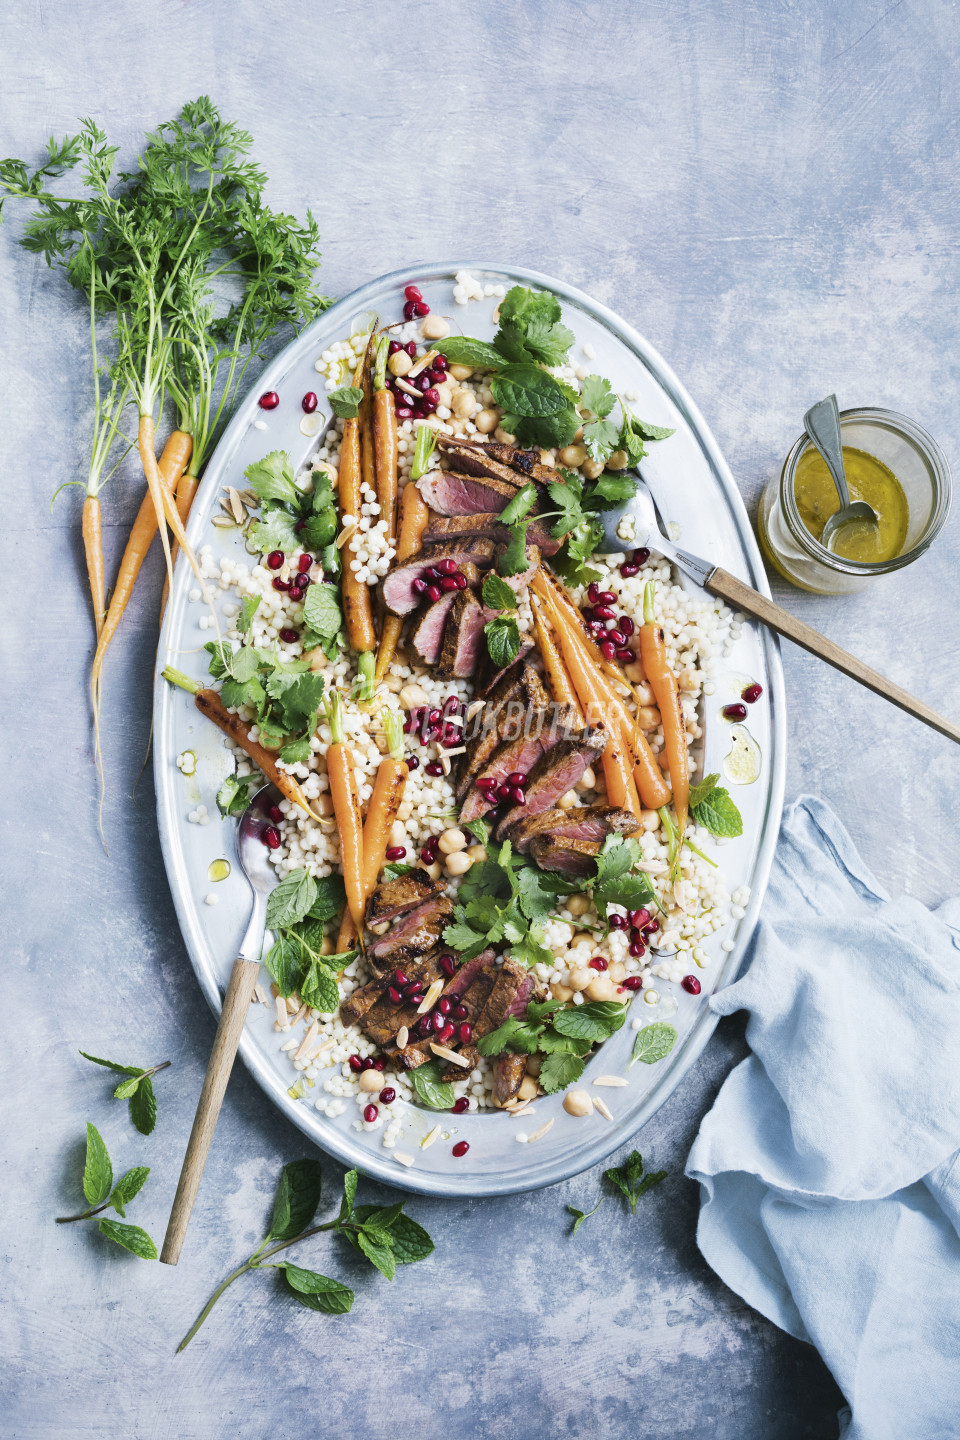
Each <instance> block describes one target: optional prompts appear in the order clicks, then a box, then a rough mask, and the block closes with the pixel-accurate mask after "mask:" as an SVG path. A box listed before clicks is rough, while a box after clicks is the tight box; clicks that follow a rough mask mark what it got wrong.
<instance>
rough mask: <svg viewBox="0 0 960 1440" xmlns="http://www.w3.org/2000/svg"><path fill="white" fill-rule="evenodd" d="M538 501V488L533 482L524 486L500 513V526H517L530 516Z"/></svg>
mask: <svg viewBox="0 0 960 1440" xmlns="http://www.w3.org/2000/svg"><path fill="white" fill-rule="evenodd" d="M536 499H537V488H536V486H535V485H534V484H533V483H532V482H530V483H528V484H526V485H524V486H522V487H521V489H519V490H518V491H517V493H516V495H514V497H513V499H512V500H510V501H508V502H507V504H506V505H505V506H504V507H503V509H502V510H501V511H500V524H501V525H515V524H516V523H517V521H518V520H522V519H523V517H524V516H525V515H528V514H529V512H530V510H531V509H532V508H533V506H534V504H535V502H536Z"/></svg>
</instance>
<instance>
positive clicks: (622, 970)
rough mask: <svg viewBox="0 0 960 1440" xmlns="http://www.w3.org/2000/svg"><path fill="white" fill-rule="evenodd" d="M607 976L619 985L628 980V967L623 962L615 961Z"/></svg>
mask: <svg viewBox="0 0 960 1440" xmlns="http://www.w3.org/2000/svg"><path fill="white" fill-rule="evenodd" d="M607 974H608V975H609V976H610V979H611V980H612V981H613V983H614V984H615V985H619V984H620V983H621V981H623V980H626V978H627V967H626V965H624V963H623V961H622V960H615V961H614V962H613V964H612V965H611V966H610V969H609V970H608V971H607Z"/></svg>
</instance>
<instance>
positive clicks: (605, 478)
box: [590, 470, 637, 510]
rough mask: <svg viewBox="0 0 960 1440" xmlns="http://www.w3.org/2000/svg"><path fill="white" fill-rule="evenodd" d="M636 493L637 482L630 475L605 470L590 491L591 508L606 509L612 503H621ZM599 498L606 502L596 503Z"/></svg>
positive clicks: (630, 498) (612, 504)
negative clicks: (615, 473)
mask: <svg viewBox="0 0 960 1440" xmlns="http://www.w3.org/2000/svg"><path fill="white" fill-rule="evenodd" d="M636 493H637V482H636V479H635V478H634V477H633V476H632V475H614V474H611V472H610V471H609V470H607V471H605V472H604V473H603V474H602V475H601V476H600V478H599V480H598V481H597V482H596V484H595V485H594V487H593V489H592V490H591V492H590V500H591V509H593V510H607V509H610V508H611V507H612V506H614V505H622V504H623V502H624V500H632V499H633V497H634V495H636ZM600 500H603V501H605V502H606V503H605V504H603V505H600V504H598V503H597V502H598V501H600Z"/></svg>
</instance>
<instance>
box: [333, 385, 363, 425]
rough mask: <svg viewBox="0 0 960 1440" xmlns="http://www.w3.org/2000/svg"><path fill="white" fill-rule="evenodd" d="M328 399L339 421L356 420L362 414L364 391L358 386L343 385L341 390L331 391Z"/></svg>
mask: <svg viewBox="0 0 960 1440" xmlns="http://www.w3.org/2000/svg"><path fill="white" fill-rule="evenodd" d="M327 399H328V400H329V402H330V409H331V410H332V411H333V413H334V415H336V416H337V418H338V419H339V420H355V419H356V418H357V416H358V415H359V414H360V401H361V400H362V399H363V391H362V390H360V389H359V388H358V387H357V386H356V385H341V386H340V387H339V389H337V390H331V391H330V393H329V395H328V396H327Z"/></svg>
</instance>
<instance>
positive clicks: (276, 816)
mask: <svg viewBox="0 0 960 1440" xmlns="http://www.w3.org/2000/svg"><path fill="white" fill-rule="evenodd" d="M267 814H268V815H269V816H270V819H271V820H272V821H273V823H274V824H275V825H279V824H280V821H281V820H282V819H283V811H282V810H281V809H280V806H279V805H271V806H270V809H269V810H268V811H267Z"/></svg>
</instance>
